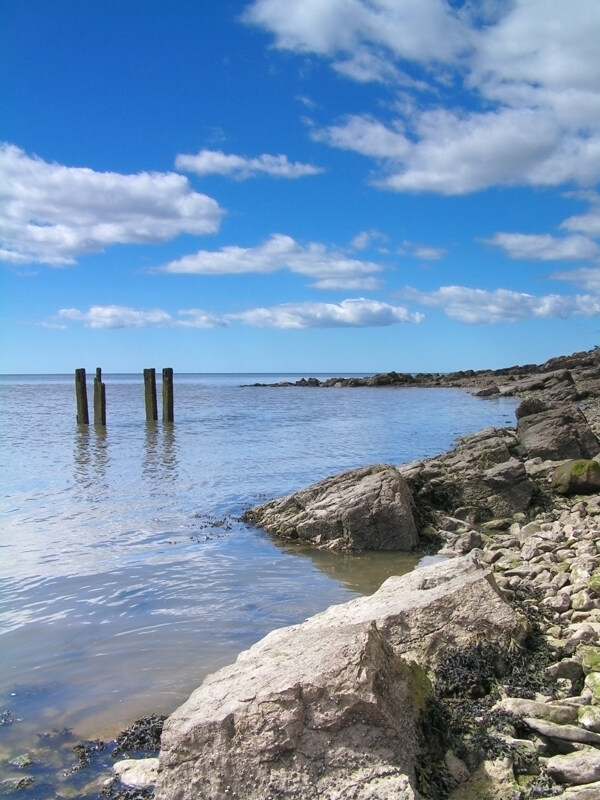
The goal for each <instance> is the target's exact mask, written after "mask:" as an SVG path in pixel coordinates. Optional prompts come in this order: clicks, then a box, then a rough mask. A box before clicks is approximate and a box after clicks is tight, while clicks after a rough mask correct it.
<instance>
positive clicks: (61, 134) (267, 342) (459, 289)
mask: <svg viewBox="0 0 600 800" xmlns="http://www.w3.org/2000/svg"><path fill="white" fill-rule="evenodd" d="M0 35H1V37H2V41H3V46H2V48H1V53H0V92H1V96H0V102H1V107H0V108H1V110H0V142H2V144H1V145H0V174H1V180H0V203H1V208H0V235H1V241H0V259H1V263H0V292H1V295H0V372H1V373H65V372H66V373H68V372H71V371H73V370H74V369H75V368H78V367H86V368H87V369H88V370H94V369H95V368H96V367H98V366H100V367H102V369H103V371H104V372H105V373H110V372H138V371H140V372H141V371H142V370H143V369H144V368H147V367H156V368H157V369H158V370H160V369H161V368H162V367H165V366H170V367H173V368H174V370H175V371H176V372H177V371H179V372H308V373H332V374H343V373H357V372H358V373H364V374H367V373H371V372H381V371H389V370H396V371H399V372H417V371H450V370H457V369H470V368H472V369H483V368H488V367H489V368H499V367H505V366H512V365H515V364H527V363H541V362H543V361H545V360H546V359H548V358H551V357H553V356H557V355H563V354H569V353H572V352H575V351H580V350H588V349H591V348H593V347H595V346H597V345H599V344H600V189H599V184H600V47H599V46H598V43H599V42H600V3H599V2H598V0H568V2H567V0H479V1H477V0H464V1H463V0H327V1H326V2H325V1H324V0H253V1H252V2H250V1H249V0H219V2H218V3H217V2H204V1H203V0H171V1H170V2H164V0H127V2H123V0H27V2H24V1H23V0H0Z"/></svg>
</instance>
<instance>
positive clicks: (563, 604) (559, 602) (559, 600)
mask: <svg viewBox="0 0 600 800" xmlns="http://www.w3.org/2000/svg"><path fill="white" fill-rule="evenodd" d="M542 605H544V606H548V608H551V609H552V611H556V612H557V613H558V614H564V613H565V611H568V610H569V609H570V608H571V598H570V597H569V595H568V594H567V593H566V592H559V593H558V594H557V595H556V596H555V597H547V598H545V599H544V600H542Z"/></svg>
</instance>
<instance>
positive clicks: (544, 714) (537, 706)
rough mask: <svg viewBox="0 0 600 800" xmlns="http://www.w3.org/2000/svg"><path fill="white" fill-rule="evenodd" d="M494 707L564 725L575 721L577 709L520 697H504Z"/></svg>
mask: <svg viewBox="0 0 600 800" xmlns="http://www.w3.org/2000/svg"><path fill="white" fill-rule="evenodd" d="M495 708H500V709H503V710H504V711H510V713H511V714H515V715H516V716H518V717H536V718H537V719H545V720H548V722H554V723H556V724H557V725H565V724H567V723H571V722H577V709H576V708H573V707H572V706H567V705H562V704H550V703H540V702H539V701H536V700H526V699H524V698H520V697H505V698H503V699H502V700H500V702H498V703H496V706H495Z"/></svg>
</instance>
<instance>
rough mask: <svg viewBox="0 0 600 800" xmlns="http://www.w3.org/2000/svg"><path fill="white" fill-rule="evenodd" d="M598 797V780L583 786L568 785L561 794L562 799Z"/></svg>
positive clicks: (581, 799)
mask: <svg viewBox="0 0 600 800" xmlns="http://www.w3.org/2000/svg"><path fill="white" fill-rule="evenodd" d="M599 797H600V781H597V782H594V783H588V784H587V785H583V786H570V787H569V788H568V789H566V791H565V792H563V794H561V798H562V800H598V798H599Z"/></svg>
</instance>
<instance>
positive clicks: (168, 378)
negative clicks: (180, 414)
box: [162, 367, 174, 422]
mask: <svg viewBox="0 0 600 800" xmlns="http://www.w3.org/2000/svg"><path fill="white" fill-rule="evenodd" d="M162 402H163V417H162V418H163V422H173V421H174V416H173V368H172V367H165V368H164V369H163V372H162Z"/></svg>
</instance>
